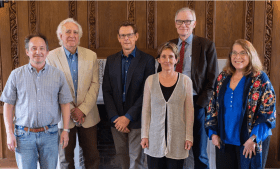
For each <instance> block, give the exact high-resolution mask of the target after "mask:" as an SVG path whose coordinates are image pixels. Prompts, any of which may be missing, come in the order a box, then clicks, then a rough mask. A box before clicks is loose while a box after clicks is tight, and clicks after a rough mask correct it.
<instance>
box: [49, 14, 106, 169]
mask: <svg viewBox="0 0 280 169" xmlns="http://www.w3.org/2000/svg"><path fill="white" fill-rule="evenodd" d="M56 33H57V37H58V40H59V44H60V45H61V47H59V48H56V49H54V50H52V51H50V53H49V55H48V57H47V62H48V63H49V64H50V65H52V66H55V67H57V68H59V69H60V70H62V71H63V72H64V74H65V77H66V79H67V82H68V85H69V87H70V90H71V93H72V97H73V102H72V103H71V104H70V109H71V120H70V123H69V129H70V131H69V143H68V146H67V148H65V149H62V148H61V147H60V148H59V161H60V168H61V169H64V168H67V169H74V168H75V166H74V149H75V146H76V133H77V134H78V139H79V145H80V147H81V148H82V150H83V156H84V160H85V167H86V168H87V169H92V168H94V169H98V166H99V162H100V159H99V152H98V150H97V123H98V122H99V121H100V117H99V112H98V109H97V105H96V100H97V96H98V90H99V81H98V62H97V55H96V53H95V52H93V51H91V50H89V49H86V48H83V47H80V46H78V45H79V43H80V38H81V37H82V34H83V31H82V27H81V26H80V25H79V23H78V22H76V21H75V20H74V19H72V18H68V19H65V20H63V21H62V22H61V23H60V24H59V25H58V27H57V31H56ZM60 127H62V124H59V128H60ZM62 131H63V130H62V129H60V133H61V132H62Z"/></svg>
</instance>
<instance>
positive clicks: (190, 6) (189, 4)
mask: <svg viewBox="0 0 280 169" xmlns="http://www.w3.org/2000/svg"><path fill="white" fill-rule="evenodd" d="M187 6H188V7H189V8H190V9H194V6H195V5H194V1H188V2H187Z"/></svg>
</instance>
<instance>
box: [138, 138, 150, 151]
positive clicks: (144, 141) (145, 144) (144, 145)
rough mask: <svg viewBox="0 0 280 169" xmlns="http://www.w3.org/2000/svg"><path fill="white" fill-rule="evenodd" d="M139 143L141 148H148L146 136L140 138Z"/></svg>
mask: <svg viewBox="0 0 280 169" xmlns="http://www.w3.org/2000/svg"><path fill="white" fill-rule="evenodd" d="M140 144H141V146H142V148H143V149H144V148H149V139H148V138H142V140H141V143H140Z"/></svg>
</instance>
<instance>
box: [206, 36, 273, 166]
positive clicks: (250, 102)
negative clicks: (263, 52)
mask: <svg viewBox="0 0 280 169" xmlns="http://www.w3.org/2000/svg"><path fill="white" fill-rule="evenodd" d="M275 105H276V97H275V92H274V89H273V86H272V84H271V82H270V80H269V78H268V77H267V75H266V74H265V73H264V72H263V71H262V64H261V61H260V59H259V57H258V54H257V51H256V49H255V48H254V47H253V45H252V44H251V43H250V42H249V41H247V40H243V39H239V40H236V41H235V43H234V44H233V47H232V52H231V53H230V55H229V57H228V60H227V65H226V66H225V68H224V70H223V71H222V72H221V73H220V75H219V76H218V78H217V80H216V84H215V91H214V92H213V96H212V98H211V100H210V102H209V107H208V110H207V115H206V121H205V127H206V131H207V133H208V136H209V139H210V140H211V139H212V143H213V144H214V145H215V146H216V166H217V169H224V168H227V169H230V168H232V169H237V168H241V169H247V168H248V169H249V168H251V169H261V168H264V167H265V163H266V158H267V154H268V149H269V141H270V136H271V135H272V132H271V129H273V128H274V127H275V118H276V113H275V111H276V110H275Z"/></svg>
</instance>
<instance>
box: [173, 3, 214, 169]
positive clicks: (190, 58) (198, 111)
mask: <svg viewBox="0 0 280 169" xmlns="http://www.w3.org/2000/svg"><path fill="white" fill-rule="evenodd" d="M175 26H176V28H177V33H178V34H179V38H176V39H173V40H171V41H170V42H173V43H175V44H177V45H178V50H179V51H180V62H179V63H178V64H177V66H176V71H178V72H181V73H183V74H185V75H187V76H189V77H190V78H191V80H192V82H193V94H194V96H193V99H194V100H193V102H194V127H193V130H194V131H193V133H194V140H193V147H192V150H193V155H194V167H195V168H196V169H206V168H209V162H208V157H207V152H206V149H207V135H206V131H205V128H204V121H205V107H206V106H207V105H208V103H209V100H210V97H211V95H212V93H213V89H214V83H215V80H216V78H217V76H218V73H219V71H218V62H217V53H216V49H215V44H214V43H213V42H212V41H210V40H209V39H206V38H202V37H198V36H195V35H193V34H192V32H193V29H194V28H195V26H196V16H195V12H194V11H193V10H191V9H189V8H187V7H186V8H182V9H179V10H178V11H177V12H176V15H175ZM183 44H185V45H184V46H183ZM181 50H182V51H181ZM182 55H183V56H182ZM182 58H183V59H182ZM180 64H181V65H180Z"/></svg>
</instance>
